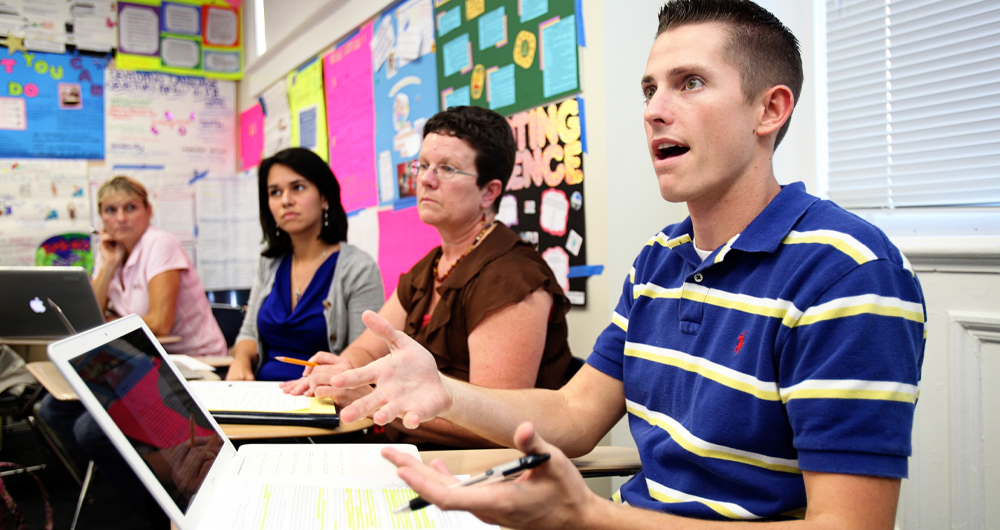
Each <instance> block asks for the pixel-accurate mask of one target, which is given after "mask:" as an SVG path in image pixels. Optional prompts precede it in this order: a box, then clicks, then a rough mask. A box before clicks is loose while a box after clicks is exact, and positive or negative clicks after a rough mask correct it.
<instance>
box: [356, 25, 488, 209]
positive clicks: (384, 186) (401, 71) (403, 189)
mask: <svg viewBox="0 0 1000 530" xmlns="http://www.w3.org/2000/svg"><path fill="white" fill-rule="evenodd" d="M385 16H392V17H393V19H395V18H396V12H395V10H394V11H392V12H390V13H389V14H387V15H385ZM393 22H394V25H398V24H397V22H398V21H396V20H394V21H393ZM425 38H426V36H425ZM466 38H467V37H466ZM466 49H468V45H466ZM436 65H437V58H436V57H435V56H434V53H433V52H432V53H428V54H426V55H423V56H421V57H419V58H417V59H416V60H414V61H411V62H409V63H407V64H405V65H403V66H400V67H399V68H398V69H395V68H390V64H389V61H386V63H385V64H383V65H382V66H381V68H379V69H378V70H377V71H376V72H375V76H374V77H375V157H376V160H375V162H376V165H375V167H376V169H377V172H378V182H379V186H378V188H379V202H380V203H381V204H390V203H392V202H394V201H396V200H398V199H405V198H407V197H413V196H415V195H416V190H417V188H416V175H415V174H414V172H413V162H414V161H415V160H416V159H417V155H419V154H420V145H421V143H422V142H423V136H424V134H423V133H424V123H426V122H427V119H428V118H430V117H431V116H433V115H435V114H437V112H438V111H439V110H440V104H439V103H438V100H439V99H440V98H439V96H438V88H437V70H436V68H437V66H436Z"/></svg>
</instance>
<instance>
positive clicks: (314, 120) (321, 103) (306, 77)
mask: <svg viewBox="0 0 1000 530" xmlns="http://www.w3.org/2000/svg"><path fill="white" fill-rule="evenodd" d="M285 81H286V83H287V90H288V112H289V116H290V119H291V136H290V139H289V141H290V143H291V145H290V146H289V147H304V148H306V149H309V150H310V151H312V152H314V153H316V154H317V155H319V156H320V158H322V159H323V160H324V161H329V159H330V149H329V144H328V143H327V136H326V135H327V129H326V102H325V100H324V99H323V62H322V61H320V60H319V58H318V57H316V58H313V60H311V61H310V62H308V63H306V64H304V65H302V66H301V67H299V69H298V70H296V71H294V72H291V73H290V74H288V76H287V77H286V79H285ZM268 110H269V109H268Z"/></svg>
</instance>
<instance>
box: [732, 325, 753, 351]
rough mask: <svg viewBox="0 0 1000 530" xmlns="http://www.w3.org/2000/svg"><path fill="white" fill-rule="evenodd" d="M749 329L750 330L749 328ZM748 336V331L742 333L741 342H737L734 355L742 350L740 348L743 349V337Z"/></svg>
mask: <svg viewBox="0 0 1000 530" xmlns="http://www.w3.org/2000/svg"><path fill="white" fill-rule="evenodd" d="M747 331H749V330H747ZM746 336H747V332H746V331H744V332H743V333H740V338H739V342H738V343H736V349H735V350H733V355H736V354H737V353H739V352H740V350H742V349H743V337H746Z"/></svg>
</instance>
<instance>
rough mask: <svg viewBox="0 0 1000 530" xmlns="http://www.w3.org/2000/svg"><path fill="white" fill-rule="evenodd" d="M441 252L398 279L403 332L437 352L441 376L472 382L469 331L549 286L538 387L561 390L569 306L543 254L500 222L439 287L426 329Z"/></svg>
mask: <svg viewBox="0 0 1000 530" xmlns="http://www.w3.org/2000/svg"><path fill="white" fill-rule="evenodd" d="M440 253H441V247H437V248H435V249H434V250H431V251H430V253H428V254H427V255H426V256H424V258H423V259H421V260H420V261H419V262H417V264H416V265H414V266H413V268H412V269H410V271H409V272H407V273H405V274H403V275H402V276H400V278H399V286H398V287H397V291H396V294H397V296H398V297H399V302H400V303H401V304H402V305H403V309H405V310H406V326H405V328H404V329H403V331H404V332H405V333H406V334H407V335H409V336H411V337H413V339H414V340H416V341H417V342H419V343H420V344H421V345H423V346H424V347H425V348H427V349H428V350H429V351H430V352H431V353H432V354H434V357H435V359H436V360H437V365H438V369H439V370H441V372H442V373H444V374H446V375H449V376H451V377H454V378H456V379H461V380H462V381H468V380H469V341H468V339H469V333H471V332H472V330H473V329H475V327H476V325H478V324H479V322H480V321H481V320H482V319H483V317H484V316H485V315H486V314H487V313H489V312H490V311H493V310H496V309H500V308H501V307H503V306H505V305H507V304H514V303H518V302H520V301H522V300H524V298H525V297H526V296H528V295H529V294H530V293H531V292H533V291H534V290H536V289H538V288H539V287H541V288H544V289H545V290H546V291H547V292H549V293H550V294H551V295H552V311H551V313H550V314H549V323H548V329H547V332H546V335H545V351H544V352H543V353H542V363H541V366H539V368H538V379H537V380H536V381H535V387H536V388H550V389H556V388H559V387H561V386H562V385H563V384H564V383H565V382H566V368H567V367H568V366H569V362H570V358H571V356H572V355H571V354H570V351H569V344H568V343H567V342H566V339H567V328H566V313H567V312H568V311H569V307H570V304H569V300H568V299H567V298H566V295H564V294H563V291H562V288H561V287H559V282H558V281H557V280H556V278H555V275H553V274H552V270H551V269H550V268H549V266H548V264H546V263H545V261H544V260H542V257H541V256H540V255H538V252H537V251H535V249H534V248H533V247H531V245H528V244H527V243H524V242H522V241H521V238H520V237H518V236H517V234H515V233H514V232H513V231H512V230H511V229H509V228H507V227H506V226H504V225H502V224H498V225H497V226H496V228H494V229H493V231H492V232H491V233H490V234H489V235H488V236H486V239H484V240H483V241H482V242H481V243H480V244H479V246H478V247H476V248H475V249H474V250H473V251H472V252H470V253H469V255H467V256H466V257H465V258H464V259H463V260H462V261H461V263H459V264H458V266H457V267H455V270H454V271H452V273H451V275H450V276H448V278H447V279H445V281H444V282H442V284H441V286H440V287H438V293H439V294H440V295H441V299H440V300H439V301H438V304H437V306H435V307H434V312H433V313H432V314H431V319H430V322H428V323H427V325H426V326H422V324H423V318H424V315H425V314H426V313H427V308H428V307H429V305H430V303H431V298H432V294H433V293H432V292H431V289H432V288H433V287H434V271H433V268H434V259H435V258H436V257H437V256H438V254H440Z"/></svg>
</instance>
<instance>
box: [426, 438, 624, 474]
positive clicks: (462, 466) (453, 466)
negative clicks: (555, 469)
mask: <svg viewBox="0 0 1000 530" xmlns="http://www.w3.org/2000/svg"><path fill="white" fill-rule="evenodd" d="M522 456H524V454H523V453H521V452H520V451H518V450H516V449H456V450H452V451H421V452H420V458H421V459H423V461H424V462H425V463H428V464H429V463H430V462H431V461H432V460H434V459H435V458H440V459H441V460H442V461H443V462H444V463H445V464H447V466H448V469H450V470H451V472H452V473H454V474H456V475H473V474H477V473H482V472H483V471H486V470H487V469H490V468H491V467H495V466H498V465H500V464H503V463H505V462H510V461H511V460H514V459H517V458H520V457H522ZM573 463H574V464H575V465H576V468H577V469H579V470H580V473H581V474H582V475H583V476H585V477H595V476H605V477H606V476H616V475H620V476H628V475H634V474H636V473H637V472H638V471H639V470H640V469H641V468H642V462H640V461H639V451H638V450H637V449H634V448H631V447H609V446H598V447H595V448H594V450H593V451H591V452H590V453H587V454H585V455H583V456H581V457H578V458H574V459H573Z"/></svg>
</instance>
